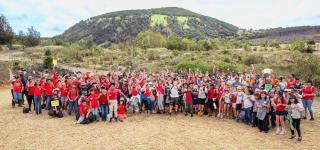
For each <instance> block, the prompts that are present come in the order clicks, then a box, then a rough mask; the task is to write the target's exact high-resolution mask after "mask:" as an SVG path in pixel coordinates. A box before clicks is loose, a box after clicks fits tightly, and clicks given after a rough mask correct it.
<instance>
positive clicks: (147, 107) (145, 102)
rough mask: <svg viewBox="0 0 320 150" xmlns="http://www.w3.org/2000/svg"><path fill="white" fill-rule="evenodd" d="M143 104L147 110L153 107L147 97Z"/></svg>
mask: <svg viewBox="0 0 320 150" xmlns="http://www.w3.org/2000/svg"><path fill="white" fill-rule="evenodd" d="M142 105H144V108H145V110H151V108H152V106H151V103H149V102H148V100H147V99H144V100H143V101H142Z"/></svg>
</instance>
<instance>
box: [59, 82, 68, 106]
mask: <svg viewBox="0 0 320 150" xmlns="http://www.w3.org/2000/svg"><path fill="white" fill-rule="evenodd" d="M60 98H61V103H62V110H63V111H67V103H68V88H67V86H66V83H62V84H61V87H60Z"/></svg>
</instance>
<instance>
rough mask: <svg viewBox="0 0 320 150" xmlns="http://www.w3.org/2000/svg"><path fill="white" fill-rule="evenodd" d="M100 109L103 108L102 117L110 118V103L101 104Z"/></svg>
mask: <svg viewBox="0 0 320 150" xmlns="http://www.w3.org/2000/svg"><path fill="white" fill-rule="evenodd" d="M100 109H101V113H102V118H103V119H106V120H108V114H109V105H107V104H100Z"/></svg>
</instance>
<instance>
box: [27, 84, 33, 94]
mask: <svg viewBox="0 0 320 150" xmlns="http://www.w3.org/2000/svg"><path fill="white" fill-rule="evenodd" d="M28 95H34V86H29V87H28Z"/></svg>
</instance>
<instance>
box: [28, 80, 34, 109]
mask: <svg viewBox="0 0 320 150" xmlns="http://www.w3.org/2000/svg"><path fill="white" fill-rule="evenodd" d="M26 88H27V89H28V90H27V91H28V93H27V101H28V106H29V111H31V105H32V103H33V106H34V107H33V108H34V110H35V105H34V104H35V103H34V81H33V79H32V76H29V77H28V83H27V85H26Z"/></svg>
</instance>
